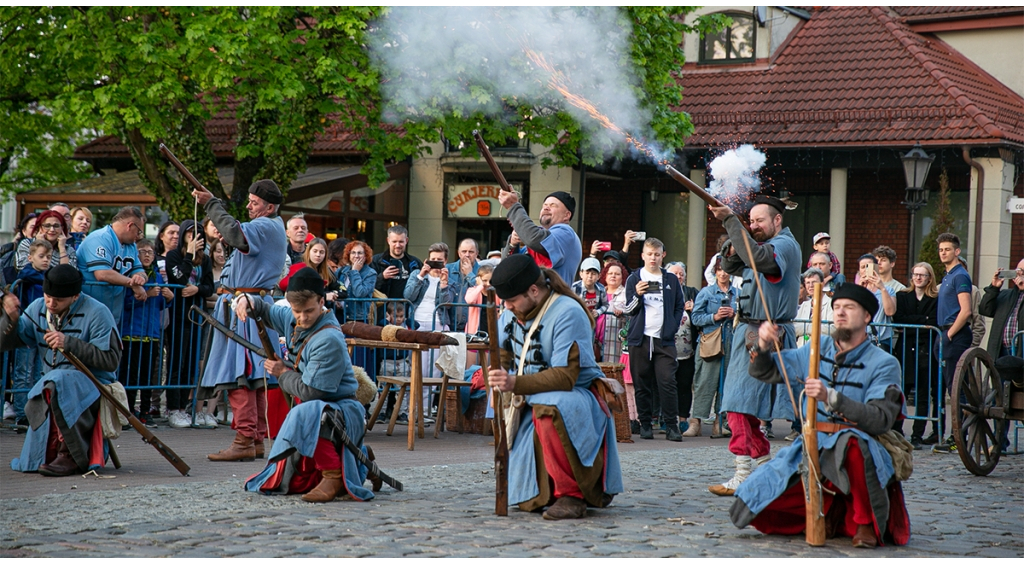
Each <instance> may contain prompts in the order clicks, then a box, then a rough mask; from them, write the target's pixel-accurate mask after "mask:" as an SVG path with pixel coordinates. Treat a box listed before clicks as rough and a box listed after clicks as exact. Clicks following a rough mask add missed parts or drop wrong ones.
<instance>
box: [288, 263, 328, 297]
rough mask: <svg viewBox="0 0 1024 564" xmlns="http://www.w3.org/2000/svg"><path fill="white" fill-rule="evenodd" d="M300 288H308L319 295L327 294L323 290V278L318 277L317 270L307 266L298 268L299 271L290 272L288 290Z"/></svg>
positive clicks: (293, 290) (295, 290) (292, 290)
mask: <svg viewBox="0 0 1024 564" xmlns="http://www.w3.org/2000/svg"><path fill="white" fill-rule="evenodd" d="M301 290H310V291H312V292H314V293H315V294H316V295H318V296H320V297H324V296H325V295H326V294H327V292H326V291H325V290H324V279H323V278H320V275H319V274H317V271H315V270H313V269H312V268H310V267H308V266H306V267H303V268H300V269H299V271H298V272H296V273H295V274H292V277H291V278H290V279H289V280H288V291H289V292H298V291H301Z"/></svg>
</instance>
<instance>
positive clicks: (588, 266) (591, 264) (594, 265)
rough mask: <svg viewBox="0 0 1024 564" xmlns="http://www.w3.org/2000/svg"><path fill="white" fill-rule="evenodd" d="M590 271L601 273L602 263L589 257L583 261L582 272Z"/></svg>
mask: <svg viewBox="0 0 1024 564" xmlns="http://www.w3.org/2000/svg"><path fill="white" fill-rule="evenodd" d="M588 270H596V271H598V272H601V263H600V262H599V261H598V260H597V259H596V258H594V257H587V258H585V259H583V263H582V264H580V272H586V271H588Z"/></svg>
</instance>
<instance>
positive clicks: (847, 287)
mask: <svg viewBox="0 0 1024 564" xmlns="http://www.w3.org/2000/svg"><path fill="white" fill-rule="evenodd" d="M836 300H853V301H855V302H857V303H858V304H860V306H861V307H863V308H864V309H866V310H867V311H868V313H870V314H871V319H874V318H875V314H876V313H878V298H876V297H875V294H873V293H872V292H871V290H868V289H867V288H865V287H864V286H858V285H857V284H843V285H842V286H840V287H839V289H837V290H836V292H835V293H834V294H832V301H833V302H835V301H836Z"/></svg>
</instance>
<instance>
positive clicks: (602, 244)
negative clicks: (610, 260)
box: [597, 241, 612, 252]
mask: <svg viewBox="0 0 1024 564" xmlns="http://www.w3.org/2000/svg"><path fill="white" fill-rule="evenodd" d="M597 250H599V251H602V252H605V251H610V250H612V244H611V243H610V242H608V241H598V242H597Z"/></svg>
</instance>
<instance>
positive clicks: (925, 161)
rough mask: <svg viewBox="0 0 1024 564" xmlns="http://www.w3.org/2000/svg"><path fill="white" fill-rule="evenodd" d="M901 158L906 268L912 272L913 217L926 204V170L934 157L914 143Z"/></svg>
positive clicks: (914, 228) (914, 229)
mask: <svg viewBox="0 0 1024 564" xmlns="http://www.w3.org/2000/svg"><path fill="white" fill-rule="evenodd" d="M901 158H902V160H903V174H904V176H906V179H907V194H906V199H905V200H904V201H903V205H905V206H907V211H909V212H910V238H909V241H908V242H909V244H910V245H909V247H907V248H908V250H909V253H908V254H909V255H910V256H909V260H908V261H907V266H908V268H909V269H910V271H911V272H913V268H914V254H915V252H914V251H915V249H914V234H915V231H916V225H915V223H914V215H915V214H916V213H917V210H919V209H921V208H923V207H924V206H925V204H927V203H928V190H927V189H925V187H924V182H925V180H926V179H927V178H928V169H930V168H931V167H932V161H934V160H935V155H929V154H928V153H925V152H924V149H922V148H921V143H916V144H914V148H913V149H911V150H910V151H909V152H908V153H907V154H905V155H903V157H901Z"/></svg>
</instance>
